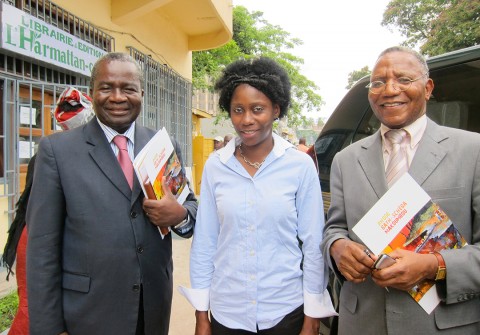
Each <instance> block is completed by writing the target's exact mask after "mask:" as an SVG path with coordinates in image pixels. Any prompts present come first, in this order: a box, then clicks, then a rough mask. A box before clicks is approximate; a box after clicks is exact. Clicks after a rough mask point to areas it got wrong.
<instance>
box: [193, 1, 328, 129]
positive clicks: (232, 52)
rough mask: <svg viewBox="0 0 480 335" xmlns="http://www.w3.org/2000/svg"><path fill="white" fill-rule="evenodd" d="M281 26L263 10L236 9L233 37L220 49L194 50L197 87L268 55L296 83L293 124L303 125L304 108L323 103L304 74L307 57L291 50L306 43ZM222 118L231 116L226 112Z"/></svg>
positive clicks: (290, 118) (209, 86)
mask: <svg viewBox="0 0 480 335" xmlns="http://www.w3.org/2000/svg"><path fill="white" fill-rule="evenodd" d="M302 43H303V42H302V41H301V40H300V39H298V38H293V37H291V36H290V33H288V32H287V31H285V30H283V29H282V28H281V27H280V26H277V25H272V24H271V23H269V22H268V21H266V20H265V19H264V18H263V13H262V12H259V11H255V12H253V13H250V12H249V11H248V10H247V9H246V8H245V7H243V6H235V7H234V8H233V39H232V40H231V41H230V42H228V43H227V44H225V45H223V46H222V47H220V48H216V49H212V50H206V51H200V52H193V70H192V76H193V86H194V88H195V89H205V90H210V91H212V90H213V83H214V82H215V80H216V79H217V78H218V77H219V75H220V74H221V71H222V69H223V68H224V67H225V66H226V65H228V64H230V63H231V62H233V61H235V60H237V59H241V58H245V59H248V58H252V57H257V56H266V57H270V58H272V59H274V60H276V61H277V62H278V63H279V64H281V65H282V66H283V67H284V68H285V69H286V71H287V72H288V74H289V76H290V80H291V83H292V105H291V107H290V110H289V113H288V124H289V125H290V126H293V125H297V124H301V123H302V122H304V121H305V120H306V117H305V116H303V115H302V114H301V112H302V111H306V112H309V111H317V110H319V109H320V107H321V106H322V105H323V101H322V98H321V96H320V95H319V94H318V93H317V91H318V89H319V88H318V87H317V86H316V84H315V83H314V82H313V81H311V80H309V79H308V78H307V77H305V76H304V75H302V74H301V73H300V67H301V65H302V64H303V59H302V58H300V57H297V56H295V55H293V54H291V53H289V51H290V50H292V49H294V48H295V47H296V46H299V45H302ZM220 117H221V118H226V117H228V116H227V115H226V113H222V114H220Z"/></svg>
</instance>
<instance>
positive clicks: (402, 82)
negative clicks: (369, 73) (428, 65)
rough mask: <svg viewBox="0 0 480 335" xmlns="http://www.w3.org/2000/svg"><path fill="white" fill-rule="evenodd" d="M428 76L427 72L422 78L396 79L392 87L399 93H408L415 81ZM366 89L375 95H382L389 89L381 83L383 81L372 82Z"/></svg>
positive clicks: (385, 84)
mask: <svg viewBox="0 0 480 335" xmlns="http://www.w3.org/2000/svg"><path fill="white" fill-rule="evenodd" d="M427 74H428V72H425V73H424V74H422V75H421V76H420V77H418V78H415V79H410V78H408V77H400V78H395V79H393V81H392V87H393V89H394V90H396V91H399V92H403V91H406V90H408V89H409V88H410V86H412V83H413V82H414V81H417V80H420V79H422V78H423V77H425V76H426V75H427ZM365 87H366V88H368V90H369V91H370V92H371V93H373V94H380V93H382V92H383V90H384V89H385V88H386V87H387V83H386V82H384V81H381V80H376V81H372V82H371V83H370V84H368V85H367V86H365Z"/></svg>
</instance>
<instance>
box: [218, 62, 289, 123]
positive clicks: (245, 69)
mask: <svg viewBox="0 0 480 335" xmlns="http://www.w3.org/2000/svg"><path fill="white" fill-rule="evenodd" d="M241 84H248V85H250V86H252V87H255V88H256V89H257V90H259V91H261V92H262V93H263V94H265V95H266V96H267V97H268V98H269V99H270V100H271V101H272V103H273V104H274V105H275V104H277V105H278V106H279V107H280V115H279V117H280V118H282V117H284V116H286V115H287V111H288V107H289V105H290V87H291V85H290V80H289V78H288V74H287V72H286V71H285V69H284V68H283V67H281V66H280V65H279V64H278V63H276V62H275V61H274V60H272V59H270V58H267V57H260V58H255V59H252V60H245V59H241V60H238V61H235V62H233V63H231V64H230V65H228V66H227V67H226V68H225V69H224V70H223V73H222V76H221V77H220V78H219V79H218V80H217V82H216V83H215V90H217V91H219V92H220V99H219V105H220V108H221V109H223V110H224V111H226V112H227V113H228V115H230V102H231V100H232V96H233V92H234V91H235V89H236V88H237V86H238V85H241Z"/></svg>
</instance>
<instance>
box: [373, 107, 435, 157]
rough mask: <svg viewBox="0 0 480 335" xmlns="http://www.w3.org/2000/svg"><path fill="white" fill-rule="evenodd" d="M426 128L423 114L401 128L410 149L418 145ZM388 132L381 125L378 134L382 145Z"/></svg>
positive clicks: (425, 117) (385, 127)
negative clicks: (407, 138)
mask: <svg viewBox="0 0 480 335" xmlns="http://www.w3.org/2000/svg"><path fill="white" fill-rule="evenodd" d="M426 128H427V116H426V115H425V114H423V115H422V116H420V117H419V118H418V119H416V120H415V121H414V122H413V123H411V124H409V125H408V126H406V127H403V128H402V129H404V130H405V131H406V132H407V134H408V135H409V137H410V141H409V142H410V144H409V145H410V147H411V148H412V149H413V148H415V147H416V146H417V145H418V143H419V142H420V140H421V139H422V136H423V133H425V129H426ZM389 130H390V128H388V127H387V126H386V125H384V124H383V123H382V124H381V125H380V133H381V134H382V140H383V143H385V133H386V132H387V131H389Z"/></svg>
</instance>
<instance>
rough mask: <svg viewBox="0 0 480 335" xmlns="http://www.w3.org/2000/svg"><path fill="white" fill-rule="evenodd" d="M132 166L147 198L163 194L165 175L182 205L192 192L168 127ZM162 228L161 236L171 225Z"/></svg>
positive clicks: (152, 139)
mask: <svg viewBox="0 0 480 335" xmlns="http://www.w3.org/2000/svg"><path fill="white" fill-rule="evenodd" d="M133 168H134V170H135V173H136V175H137V178H138V180H139V181H140V185H142V189H143V193H144V194H145V197H146V198H148V199H161V198H162V197H163V189H162V178H163V177H165V182H166V184H167V186H168V187H169V188H170V191H171V192H172V194H173V195H174V196H175V197H176V199H177V201H178V202H179V203H180V204H183V202H184V201H185V199H186V198H187V196H188V194H189V192H190V190H189V188H188V185H187V177H186V176H185V173H184V171H183V169H182V166H181V163H180V160H179V159H178V156H177V154H176V152H175V150H174V147H173V143H172V141H171V139H170V136H169V135H168V133H167V131H166V129H165V128H162V129H161V130H159V131H158V132H157V133H156V134H155V136H153V137H152V138H151V139H150V141H149V142H148V143H147V144H146V145H145V147H144V148H143V149H142V150H141V151H140V152H139V153H138V155H137V156H136V157H135V159H134V161H133ZM159 229H160V231H161V233H162V235H166V234H168V232H169V229H168V228H164V227H162V228H159Z"/></svg>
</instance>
